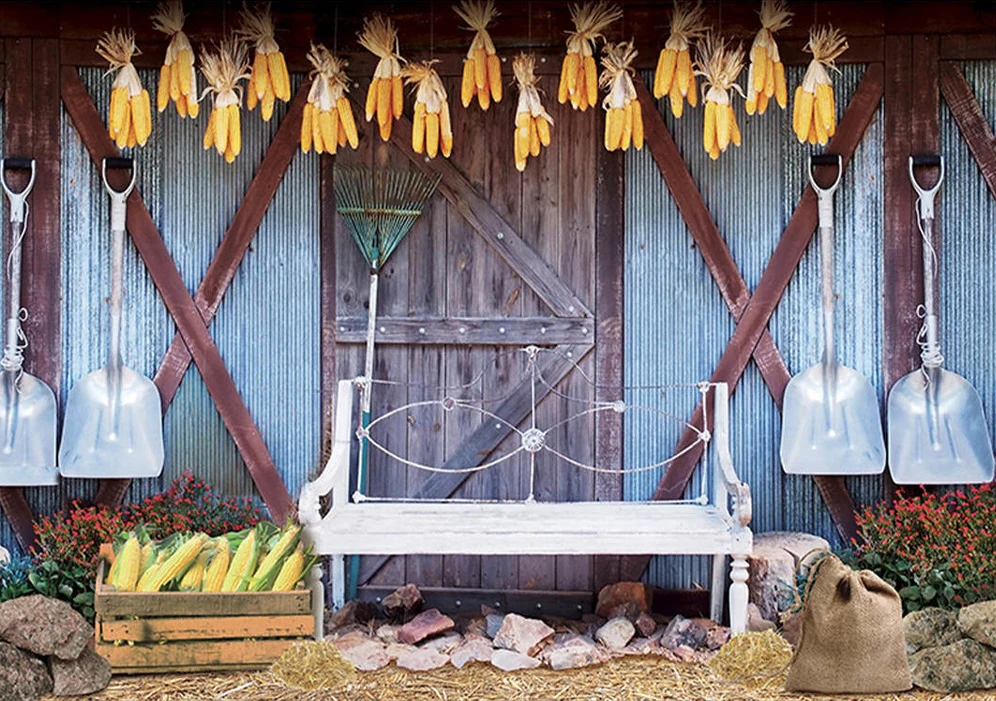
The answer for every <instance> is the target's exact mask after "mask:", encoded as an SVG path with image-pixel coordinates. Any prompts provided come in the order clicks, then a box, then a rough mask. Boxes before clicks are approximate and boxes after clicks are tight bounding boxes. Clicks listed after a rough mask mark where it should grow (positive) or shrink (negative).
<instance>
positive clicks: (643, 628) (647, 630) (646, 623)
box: [633, 612, 657, 638]
mask: <svg viewBox="0 0 996 701" xmlns="http://www.w3.org/2000/svg"><path fill="white" fill-rule="evenodd" d="M633 624H634V625H635V626H636V629H637V630H638V631H640V634H641V635H643V636H644V637H645V638H646V637H650V636H651V635H653V634H654V631H655V630H657V621H655V620H654V617H653V616H651V615H650V614H649V613H646V612H644V613H641V614H640V615H639V616H637V618H636V620H635V621H634V622H633Z"/></svg>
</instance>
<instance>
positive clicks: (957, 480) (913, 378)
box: [888, 368, 994, 484]
mask: <svg viewBox="0 0 996 701" xmlns="http://www.w3.org/2000/svg"><path fill="white" fill-rule="evenodd" d="M927 373H928V376H929V381H928V379H927V378H926V377H924V374H923V372H921V371H919V370H918V371H915V372H911V373H910V374H909V375H906V376H905V377H903V378H901V379H900V380H899V381H898V382H897V383H896V384H895V385H894V386H893V388H892V391H891V392H890V393H889V418H888V422H889V472H890V473H892V481H893V482H895V483H896V484H980V483H983V482H991V481H992V479H993V472H994V463H993V449H992V439H991V437H990V433H989V426H988V425H987V424H986V415H985V412H984V411H983V409H982V400H981V399H980V398H979V393H978V392H976V391H975V388H974V387H972V385H971V383H969V382H968V380H966V379H965V378H964V377H961V376H960V375H957V374H955V373H953V372H950V371H948V370H942V369H940V368H934V369H930V370H928V371H927Z"/></svg>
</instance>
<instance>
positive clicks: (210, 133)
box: [203, 110, 218, 151]
mask: <svg viewBox="0 0 996 701" xmlns="http://www.w3.org/2000/svg"><path fill="white" fill-rule="evenodd" d="M215 112H217V110H211V115H210V116H209V117H208V123H207V129H205V130H204V142H203V143H204V150H205V151H206V150H207V149H209V148H211V147H212V146H214V123H215V122H216V121H218V119H217V117H215Z"/></svg>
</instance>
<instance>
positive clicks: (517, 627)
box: [494, 613, 554, 655]
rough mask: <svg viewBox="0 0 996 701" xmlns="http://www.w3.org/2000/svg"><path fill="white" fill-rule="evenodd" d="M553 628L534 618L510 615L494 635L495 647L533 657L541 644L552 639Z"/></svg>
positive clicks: (515, 614)
mask: <svg viewBox="0 0 996 701" xmlns="http://www.w3.org/2000/svg"><path fill="white" fill-rule="evenodd" d="M553 633H554V631H553V628H551V627H550V626H548V625H547V624H546V623H544V622H543V621H540V620H538V619H535V618H525V617H524V616H520V615H519V614H517V613H510V614H508V615H507V616H505V620H504V621H502V624H501V629H500V630H499V631H498V634H497V635H495V638H494V640H495V647H499V648H504V649H505V650H515V651H516V652H520V653H522V654H523V655H535V654H536V653H537V652H539V651H540V648H542V646H543V643H545V642H546V641H547V640H549V639H550V638H552V637H553Z"/></svg>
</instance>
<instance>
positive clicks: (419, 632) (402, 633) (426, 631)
mask: <svg viewBox="0 0 996 701" xmlns="http://www.w3.org/2000/svg"><path fill="white" fill-rule="evenodd" d="M453 626H454V623H453V619H452V618H450V617H449V616H444V615H443V614H441V613H440V612H439V609H429V610H428V611H423V612H422V613H420V614H419V615H417V616H415V618H413V619H412V620H410V621H408V623H406V624H404V625H403V626H401V630H399V631H398V642H402V643H407V644H409V645H413V644H415V643H417V642H421V641H422V640H425V639H426V638H428V637H429V636H431V635H437V634H439V633H443V632H445V631H448V630H451V629H452V628H453Z"/></svg>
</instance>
